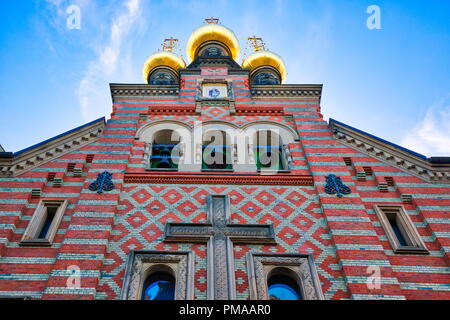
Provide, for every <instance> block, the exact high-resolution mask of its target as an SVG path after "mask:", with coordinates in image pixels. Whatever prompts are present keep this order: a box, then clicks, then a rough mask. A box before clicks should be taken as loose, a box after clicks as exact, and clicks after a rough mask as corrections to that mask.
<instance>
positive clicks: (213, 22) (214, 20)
mask: <svg viewBox="0 0 450 320" xmlns="http://www.w3.org/2000/svg"><path fill="white" fill-rule="evenodd" d="M205 22H206V23H207V24H218V23H219V19H218V18H212V17H211V18H209V19H205Z"/></svg>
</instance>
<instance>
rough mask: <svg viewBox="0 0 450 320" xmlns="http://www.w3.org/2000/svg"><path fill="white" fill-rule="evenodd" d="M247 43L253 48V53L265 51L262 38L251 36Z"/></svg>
mask: <svg viewBox="0 0 450 320" xmlns="http://www.w3.org/2000/svg"><path fill="white" fill-rule="evenodd" d="M248 41H249V43H250V45H251V46H252V47H253V50H254V51H255V52H258V51H265V50H266V43H265V42H264V41H263V39H262V38H257V37H256V36H252V37H250V38H248Z"/></svg>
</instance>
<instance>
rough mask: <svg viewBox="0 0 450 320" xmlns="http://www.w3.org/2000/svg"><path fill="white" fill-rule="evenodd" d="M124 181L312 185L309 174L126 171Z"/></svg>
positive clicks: (312, 181)
mask: <svg viewBox="0 0 450 320" xmlns="http://www.w3.org/2000/svg"><path fill="white" fill-rule="evenodd" d="M124 182H125V183H151V184H211V185H221V184H232V185H272V186H274V185H287V186H313V185H314V180H313V178H312V176H309V175H290V174H274V175H268V174H237V173H235V174H229V175H226V174H213V173H211V172H208V173H204V174H202V173H199V174H189V173H179V172H175V173H161V172H149V173H143V174H139V173H126V174H125V180H124Z"/></svg>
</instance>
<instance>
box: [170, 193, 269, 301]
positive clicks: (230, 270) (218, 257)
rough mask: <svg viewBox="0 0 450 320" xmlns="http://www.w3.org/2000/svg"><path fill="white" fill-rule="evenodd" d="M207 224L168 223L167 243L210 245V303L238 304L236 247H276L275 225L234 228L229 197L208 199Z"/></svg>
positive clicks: (208, 252) (238, 225)
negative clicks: (234, 245) (240, 245)
mask: <svg viewBox="0 0 450 320" xmlns="http://www.w3.org/2000/svg"><path fill="white" fill-rule="evenodd" d="M207 207H208V211H207V221H206V223H168V224H167V225H166V230H165V239H164V241H168V242H190V243H207V261H208V262H207V281H208V299H209V300H235V299H236V290H235V278H234V257H233V243H243V244H244V243H245V244H276V241H275V233H274V230H273V226H272V225H256V224H232V223H231V218H230V200H229V198H228V196H223V195H210V196H208V198H207Z"/></svg>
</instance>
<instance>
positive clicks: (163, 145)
mask: <svg viewBox="0 0 450 320" xmlns="http://www.w3.org/2000/svg"><path fill="white" fill-rule="evenodd" d="M178 143H179V134H178V133H177V132H175V131H173V130H168V129H166V130H161V131H158V132H156V133H155V135H154V137H153V142H152V154H151V157H150V168H151V169H163V170H177V168H178V162H179V159H180V153H179V149H178V148H177V145H178Z"/></svg>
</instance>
